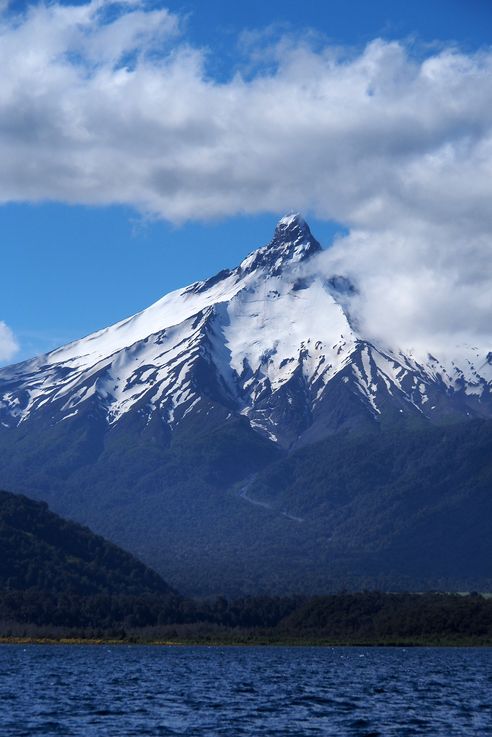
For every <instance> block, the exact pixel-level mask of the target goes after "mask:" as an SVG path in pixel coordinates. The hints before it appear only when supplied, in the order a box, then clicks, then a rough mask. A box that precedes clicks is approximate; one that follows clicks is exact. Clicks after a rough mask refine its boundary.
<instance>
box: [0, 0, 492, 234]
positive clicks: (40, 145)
mask: <svg viewBox="0 0 492 737" xmlns="http://www.w3.org/2000/svg"><path fill="white" fill-rule="evenodd" d="M180 28H181V24H180V20H179V18H177V17H176V16H175V15H173V14H171V13H169V12H168V11H166V10H163V9H161V10H155V9H154V10H153V9H150V7H147V5H145V4H144V3H138V2H127V3H123V4H122V3H118V4H112V3H108V2H103V1H102V0H92V2H90V3H88V4H85V5H77V6H66V5H63V6H62V5H56V4H50V5H46V6H45V5H43V4H40V5H33V6H31V7H30V8H29V9H28V11H27V12H26V14H25V15H21V16H13V15H11V14H5V15H4V16H3V20H2V22H1V25H0V42H1V43H0V63H1V67H2V72H3V76H2V88H1V91H0V155H1V158H2V170H1V172H0V201H3V202H7V201H11V200H27V201H36V200H45V199H52V200H61V201H65V202H73V203H89V204H100V205H105V204H109V203H122V204H129V205H132V206H135V207H137V208H140V209H141V210H143V211H145V212H148V213H152V214H155V215H157V216H161V217H164V218H168V219H170V220H177V221H179V220H186V219H189V218H196V219H200V218H210V217H216V216H229V215H234V214H236V213H254V212H259V211H274V212H277V211H283V210H285V209H286V208H289V207H296V208H298V209H303V210H311V211H315V212H316V213H317V214H318V215H319V216H321V217H328V218H335V219H338V220H341V221H343V222H344V223H346V224H348V225H349V226H351V227H353V226H359V227H360V226H362V227H365V228H369V229H374V228H376V229H379V228H381V227H386V226H387V224H388V221H389V219H392V220H396V219H398V221H399V222H401V223H404V222H406V221H410V222H412V221H413V220H414V218H415V214H416V213H418V217H419V219H421V220H422V221H424V222H433V223H435V222H438V221H440V220H442V219H449V218H451V217H452V218H453V219H454V220H455V221H459V222H462V223H466V224H467V225H471V226H473V228H474V229H477V228H479V227H490V225H491V221H492V212H491V208H490V207H489V201H490V196H491V194H492V178H491V177H490V169H491V165H492V107H491V106H490V104H489V102H488V101H489V100H490V98H491V94H492V52H477V53H476V54H468V55H466V54H463V53H459V52H458V51H455V50H453V49H444V50H441V51H440V52H438V53H435V54H434V55H432V56H428V57H427V58H424V59H420V60H417V59H414V58H412V56H411V54H410V53H409V51H408V49H407V48H406V47H405V45H403V44H400V43H396V42H391V43H390V42H384V41H381V40H376V41H374V42H373V43H371V44H369V45H368V46H367V47H366V48H365V49H363V50H362V51H360V52H359V53H353V54H351V55H348V54H347V52H344V51H343V50H340V49H336V48H332V47H330V46H325V47H323V46H320V43H319V41H318V42H317V43H316V46H315V47H314V48H310V47H309V46H307V45H306V44H303V43H300V42H295V41H293V40H290V39H288V38H284V39H282V40H280V41H278V42H277V43H273V42H272V45H271V46H270V48H269V49H268V50H267V51H265V52H264V54H263V56H264V59H265V66H264V67H262V65H261V63H260V61H259V60H258V53H257V51H255V49H254V47H253V48H252V47H251V43H250V44H249V46H250V49H249V52H250V58H253V57H254V59H255V66H254V68H255V73H254V74H249V75H248V76H247V77H245V76H241V74H240V73H239V72H238V73H237V74H236V75H235V76H234V77H233V78H231V79H230V80H228V81H226V82H216V81H214V80H213V79H211V78H210V77H209V76H208V75H207V65H206V61H207V56H206V54H205V53H204V52H203V51H201V50H199V49H193V48H191V47H190V46H189V45H187V44H186V40H185V39H184V38H183V37H182V36H179V32H180ZM243 45H244V44H243ZM246 66H247V61H245V67H246Z"/></svg>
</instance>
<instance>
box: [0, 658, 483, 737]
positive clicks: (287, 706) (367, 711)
mask: <svg viewBox="0 0 492 737" xmlns="http://www.w3.org/2000/svg"><path fill="white" fill-rule="evenodd" d="M0 704H1V709H0V735H2V737H21V736H25V737H34V736H35V735H43V736H51V735H63V737H69V736H70V735H80V736H81V737H93V736H94V737H95V736H96V735H97V737H112V736H113V735H114V736H115V737H116V736H117V737H138V736H139V735H152V736H153V737H155V736H158V735H186V736H187V737H192V736H193V735H209V736H213V735H228V736H230V737H240V736H241V735H244V736H246V737H256V735H296V736H297V737H299V736H300V735H326V736H330V735H333V736H335V735H336V737H343V736H344V735H364V737H376V735H382V736H386V735H394V737H404V736H406V735H432V737H437V736H438V735H443V737H452V735H460V736H465V737H471V736H473V735H477V737H478V736H480V737H485V735H489V734H490V735H492V649H491V648H484V649H478V648H477V649H473V648H442V649H439V648H410V649H405V648H394V649H393V648H289V647H278V648H277V647H227V648H226V647H223V648H221V647H213V648H212V647H210V648H208V647H152V646H149V647H146V646H124V645H121V646H89V645H87V646H86V645H80V646H74V645H72V646H64V645H53V646H50V645H29V646H22V645H4V646H0Z"/></svg>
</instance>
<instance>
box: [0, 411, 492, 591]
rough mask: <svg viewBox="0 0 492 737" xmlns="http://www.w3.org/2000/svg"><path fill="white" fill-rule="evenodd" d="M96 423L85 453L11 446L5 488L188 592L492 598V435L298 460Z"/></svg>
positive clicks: (243, 434) (467, 431)
mask: <svg viewBox="0 0 492 737" xmlns="http://www.w3.org/2000/svg"><path fill="white" fill-rule="evenodd" d="M76 419H77V418H76ZM86 420H87V418H84V417H81V418H80V419H77V422H78V424H77V425H74V426H73V427H72V428H71V431H70V436H69V437H70V443H67V439H66V436H65V435H63V433H62V430H60V427H59V425H57V426H55V427H54V428H52V429H49V430H47V429H45V428H43V431H42V432H41V431H40V434H39V437H37V436H36V437H34V436H33V435H32V432H31V433H30V434H29V435H26V436H25V437H24V436H23V435H22V426H21V427H20V428H19V429H17V430H15V431H14V430H11V431H9V433H5V437H4V438H3V443H4V444H5V443H7V441H8V447H7V445H6V446H5V447H4V448H3V453H4V457H7V455H8V463H5V464H2V469H1V476H0V481H2V483H3V485H4V487H5V488H9V489H12V490H14V491H20V492H22V493H25V494H28V495H29V496H31V495H33V496H35V497H36V498H44V499H46V500H47V501H48V503H49V504H50V507H51V508H52V509H54V510H55V511H56V512H58V513H60V514H63V515H64V516H68V517H70V518H72V519H77V520H78V521H81V522H82V523H83V524H86V525H88V526H89V527H90V528H91V529H93V530H95V531H96V532H98V533H99V534H102V535H104V536H105V537H106V538H109V539H111V540H113V541H114V542H116V543H117V544H118V545H120V546H122V547H123V548H125V549H127V550H129V551H131V552H132V553H134V554H136V555H137V556H138V558H140V559H141V560H143V561H144V562H145V563H146V564H147V565H149V566H151V567H152V568H153V569H154V570H156V571H158V573H159V574H160V575H161V576H162V577H163V578H164V580H165V581H167V582H168V583H169V584H170V585H171V586H172V587H174V588H176V589H178V590H179V591H181V592H182V593H183V594H186V595H188V596H202V597H209V596H219V595H225V596H227V597H228V598H231V597H232V598H238V597H242V596H245V595H268V596H270V595H274V596H284V595H286V594H303V595H315V594H317V593H334V592H337V591H339V590H340V589H342V588H346V589H348V590H354V591H357V590H359V591H360V590H363V589H365V588H367V589H380V590H392V591H406V590H410V591H422V590H429V589H437V590H479V591H490V590H492V422H490V421H485V420H483V421H481V420H474V421H469V422H466V423H459V424H453V425H448V426H445V427H436V426H431V425H429V424H428V423H417V424H414V425H412V426H409V425H405V424H404V423H400V424H396V425H394V426H388V425H385V426H382V427H375V428H373V430H372V431H371V432H368V431H367V429H366V428H365V429H363V430H364V431H363V432H362V431H361V432H360V433H359V434H358V433H357V432H355V431H353V432H351V433H350V434H344V433H339V434H337V435H336V436H334V437H331V438H327V439H326V440H323V441H321V442H319V443H316V444H313V445H310V446H308V447H305V448H301V449H299V450H297V451H295V452H292V453H286V452H282V451H279V449H278V448H276V447H275V446H274V445H273V444H272V443H270V442H269V441H267V440H266V439H264V438H262V437H260V436H259V435H258V434H256V433H254V432H252V431H251V429H250V428H249V427H248V425H247V422H246V421H244V422H241V421H234V422H232V421H231V422H229V423H225V424H224V425H222V426H218V427H215V428H214V429H212V430H206V431H205V430H204V429H203V428H202V427H200V425H199V424H197V425H196V426H193V428H191V429H190V428H188V430H187V432H186V433H182V432H180V431H177V432H176V433H175V434H174V435H173V437H172V438H171V439H170V438H169V437H167V436H165V429H164V428H163V427H162V426H161V425H159V423H158V422H157V420H155V421H154V422H153V423H149V425H148V426H146V427H145V428H144V429H142V430H140V429H139V430H138V431H137V429H136V428H135V427H133V425H131V422H132V421H134V420H132V419H131V418H128V419H127V420H125V421H122V422H121V423H118V426H117V427H116V428H114V430H111V432H109V433H108V434H106V435H105V434H104V433H103V431H102V430H101V434H100V435H98V432H97V427H96V428H95V426H94V424H93V425H91V432H90V433H89V432H88V431H87V422H86ZM57 433H58V434H59V436H58V435H57Z"/></svg>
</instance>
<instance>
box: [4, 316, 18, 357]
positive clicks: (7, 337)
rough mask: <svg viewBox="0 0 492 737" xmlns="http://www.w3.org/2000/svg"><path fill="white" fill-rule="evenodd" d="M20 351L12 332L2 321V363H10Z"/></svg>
mask: <svg viewBox="0 0 492 737" xmlns="http://www.w3.org/2000/svg"><path fill="white" fill-rule="evenodd" d="M18 350H19V346H18V344H17V341H16V339H15V336H14V334H13V332H12V330H11V329H10V328H9V327H8V325H6V324H5V323H4V322H2V321H1V320H0V361H9V360H10V359H11V358H13V357H14V356H15V354H16V353H17V351H18Z"/></svg>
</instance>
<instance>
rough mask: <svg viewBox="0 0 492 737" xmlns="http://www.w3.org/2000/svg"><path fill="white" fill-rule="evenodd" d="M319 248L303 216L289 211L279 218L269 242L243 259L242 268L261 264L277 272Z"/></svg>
mask: <svg viewBox="0 0 492 737" xmlns="http://www.w3.org/2000/svg"><path fill="white" fill-rule="evenodd" d="M319 251H321V246H320V244H319V243H318V241H317V240H316V238H315V237H314V236H313V234H312V233H311V231H310V229H309V225H308V224H307V223H306V221H305V220H304V218H303V217H302V215H300V214H299V213H290V214H288V215H284V217H283V218H281V219H280V220H279V221H278V223H277V225H276V227H275V232H274V234H273V238H272V240H271V241H270V243H268V244H267V245H266V246H263V247H262V248H258V249H257V250H256V251H253V253H250V255H249V256H247V257H246V258H245V259H244V261H243V262H242V263H241V270H242V271H247V272H251V271H254V270H255V269H257V268H260V267H261V268H267V269H268V271H269V272H270V273H271V274H278V273H279V272H280V271H281V269H282V267H283V266H284V265H285V264H287V263H288V262H293V263H295V262H299V261H304V260H305V259H306V258H309V257H310V256H312V255H313V254H315V253H318V252H319Z"/></svg>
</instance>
